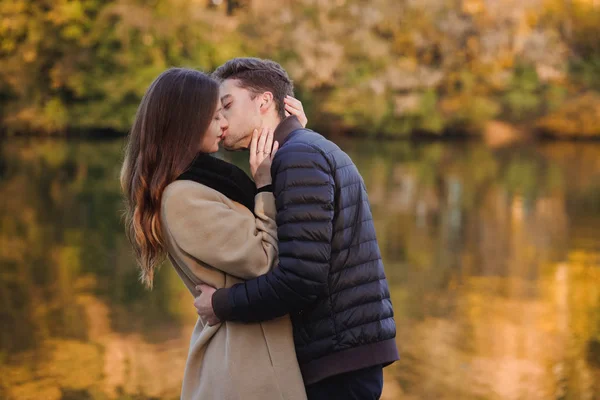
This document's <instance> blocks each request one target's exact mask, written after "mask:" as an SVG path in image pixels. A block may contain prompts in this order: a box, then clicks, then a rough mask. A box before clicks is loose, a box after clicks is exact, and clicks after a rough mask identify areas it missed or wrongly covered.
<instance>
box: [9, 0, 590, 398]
mask: <svg viewBox="0 0 600 400" xmlns="http://www.w3.org/2000/svg"><path fill="white" fill-rule="evenodd" d="M236 56H258V57H265V58H271V59H274V60H276V61H278V62H280V63H281V64H282V65H283V66H284V67H285V68H286V69H287V70H288V72H289V73H290V75H291V77H292V78H293V79H294V80H295V84H296V95H297V97H299V98H300V99H301V100H302V101H303V103H304V106H305V109H306V112H307V114H308V118H309V127H310V128H313V129H315V130H318V131H320V132H321V133H323V134H325V135H326V136H328V137H329V138H331V139H332V140H334V141H335V142H336V143H338V144H339V145H340V146H341V147H342V148H343V149H344V150H346V151H347V152H348V153H349V154H350V155H351V157H352V158H353V159H354V161H355V162H356V164H357V165H358V167H359V169H360V171H361V173H362V174H363V177H364V179H365V182H366V184H367V188H368V190H369V195H370V200H371V204H372V208H373V213H374V217H375V221H376V228H377V231H378V238H379V240H380V246H381V250H382V253H383V256H384V262H385V265H386V272H387V275H388V278H389V281H390V286H391V291H392V300H393V303H394V307H395V312H396V322H397V326H398V336H397V342H398V345H399V348H400V352H401V355H402V359H401V360H400V361H399V362H397V363H396V364H394V365H392V366H391V367H389V368H387V369H386V370H385V371H386V384H385V391H384V399H411V400H417V399H467V400H471V399H472V400H476V399H477V400H483V399H486V400H488V399H489V400H495V399H515V400H517V399H589V400H593V399H600V1H599V0H370V1H365V0H294V1H292V0H279V1H277V2H275V1H266V0H237V1H236V0H232V1H222V0H212V1H210V0H148V1H141V0H113V1H106V0H37V1H36V0H1V1H0V327H1V328H0V399H7V400H22V399H49V400H55V399H56V400H59V399H62V400H91V399H93V400H100V399H103V400H104V399H107V400H108V399H111V400H112V399H118V400H133V399H135V400H144V399H177V398H179V388H180V384H181V379H182V375H183V368H184V363H185V359H186V355H187V350H188V341H189V337H190V333H191V330H192V327H193V325H194V323H195V320H196V314H195V309H194V307H193V298H192V297H191V295H190V294H189V293H188V292H187V291H186V289H185V288H184V286H183V284H182V283H181V282H180V280H179V278H178V276H177V275H176V273H175V272H174V271H173V270H172V269H171V268H170V266H168V265H165V266H164V268H162V269H161V271H160V273H159V275H158V277H157V279H156V287H155V289H154V291H152V292H149V291H147V290H145V289H144V288H143V287H142V285H141V284H140V283H139V282H138V273H137V270H136V269H135V265H134V262H133V258H132V255H131V250H130V248H129V245H128V243H127V241H126V239H125V236H124V232H123V226H122V223H121V209H122V200H121V195H120V188H119V183H118V175H119V169H120V165H121V157H122V148H123V144H124V138H125V134H126V133H127V131H128V129H129V127H130V124H131V122H132V119H133V116H134V114H135V110H136V108H137V105H138V103H139V100H140V98H141V96H142V95H143V93H144V92H145V90H146V88H147V86H148V85H149V83H150V82H151V81H152V80H153V79H154V78H155V77H156V76H157V75H158V74H160V73H161V72H162V71H163V70H165V69H166V68H168V67H170V66H187V67H193V68H198V69H201V70H204V71H211V70H213V69H214V68H216V67H217V66H219V65H220V64H221V63H222V62H224V61H226V60H227V59H229V58H232V57H236ZM221 156H222V157H224V158H225V159H227V160H229V161H232V162H234V163H236V164H237V165H239V166H241V167H242V168H244V169H247V160H246V159H245V155H244V154H243V153H223V154H222V155H221ZM251 367H252V366H251V365H250V366H249V368H251Z"/></svg>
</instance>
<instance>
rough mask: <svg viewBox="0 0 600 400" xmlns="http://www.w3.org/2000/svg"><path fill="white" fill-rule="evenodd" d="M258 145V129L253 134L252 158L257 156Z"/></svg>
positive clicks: (251, 142)
mask: <svg viewBox="0 0 600 400" xmlns="http://www.w3.org/2000/svg"><path fill="white" fill-rule="evenodd" d="M257 143H258V129H255V130H254V132H252V141H250V157H252V156H256V146H257Z"/></svg>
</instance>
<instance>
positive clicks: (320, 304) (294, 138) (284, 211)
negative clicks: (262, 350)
mask: <svg viewBox="0 0 600 400" xmlns="http://www.w3.org/2000/svg"><path fill="white" fill-rule="evenodd" d="M275 138H276V139H277V140H279V141H280V143H282V144H281V148H280V150H279V152H278V153H277V154H276V156H275V160H274V161H273V166H272V174H273V187H274V194H275V199H276V205H277V225H278V237H279V266H278V267H276V268H274V269H273V270H272V271H271V272H269V273H268V274H266V275H263V276H260V277H258V278H255V279H252V280H249V281H247V282H245V283H242V284H238V285H235V286H233V287H232V288H230V289H221V290H219V291H217V292H216V293H215V295H214V296H213V307H214V309H215V313H216V314H217V316H218V317H219V318H220V319H221V320H231V321H243V322H258V321H265V320H269V319H273V318H276V317H280V316H282V315H285V314H291V318H292V324H293V327H294V341H295V344H296V353H297V356H298V361H299V363H300V367H301V370H302V373H303V376H304V380H305V383H306V384H307V385H308V384H311V383H315V382H317V381H319V380H322V379H324V378H327V377H329V376H332V375H337V374H341V373H344V372H349V371H354V370H358V369H361V368H366V367H369V366H374V365H379V364H381V365H387V364H389V363H391V362H394V361H395V360H397V359H398V350H397V348H396V343H395V339H394V338H395V336H396V327H395V323H394V318H393V315H394V313H393V310H392V303H391V301H390V293H389V289H388V284H387V280H386V278H385V273H384V269H383V263H382V260H381V254H380V251H379V246H378V244H377V239H376V236H375V226H374V224H373V218H372V215H371V210H370V205H369V201H368V198H367V192H366V189H365V185H364V182H363V179H362V178H361V176H360V174H359V172H358V170H357V168H356V166H355V165H354V163H353V162H352V160H351V159H350V157H348V155H347V154H346V153H344V152H343V151H342V150H341V149H340V148H339V147H338V146H337V145H335V144H334V143H332V142H331V141H329V140H327V139H325V138H324V137H323V136H321V135H319V134H318V133H315V132H313V131H310V130H306V129H302V126H301V125H300V124H299V123H298V121H297V120H296V119H295V118H293V117H292V118H287V119H285V120H284V121H283V122H282V123H281V124H280V125H279V126H278V128H277V130H276V132H275Z"/></svg>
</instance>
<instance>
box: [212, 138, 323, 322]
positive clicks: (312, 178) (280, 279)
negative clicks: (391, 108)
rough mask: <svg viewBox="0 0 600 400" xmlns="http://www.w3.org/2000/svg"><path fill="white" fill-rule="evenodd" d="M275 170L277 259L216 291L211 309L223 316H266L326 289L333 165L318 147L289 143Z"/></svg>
mask: <svg viewBox="0 0 600 400" xmlns="http://www.w3.org/2000/svg"><path fill="white" fill-rule="evenodd" d="M272 172H273V176H274V187H275V198H276V205H277V224H278V231H277V233H278V237H279V265H278V267H276V268H273V269H272V270H271V271H270V272H269V273H267V274H265V275H262V276H259V277H258V278H255V279H251V280H248V281H246V282H243V283H240V284H236V285H234V286H232V287H231V288H229V289H219V290H218V291H217V292H215V294H214V295H213V309H214V311H215V314H216V315H217V317H218V318H219V319H221V320H222V321H226V320H231V321H243V322H258V321H265V320H269V319H273V318H277V317H280V316H282V315H285V314H288V313H291V312H294V311H297V310H300V309H302V308H305V307H306V306H308V305H310V304H311V303H313V302H315V301H316V300H317V299H319V298H322V296H326V295H327V291H328V276H329V269H330V260H331V240H332V236H333V218H334V193H335V187H334V179H333V172H332V167H331V165H330V164H329V162H328V161H327V159H326V158H325V156H324V155H323V154H322V153H321V152H320V151H319V150H318V149H314V148H313V147H311V146H310V145H307V144H302V143H294V144H292V143H290V144H289V145H287V146H285V147H283V148H282V149H281V150H280V151H279V152H278V153H277V156H276V159H275V161H274V163H273V171H272Z"/></svg>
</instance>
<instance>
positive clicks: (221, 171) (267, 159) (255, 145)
mask: <svg viewBox="0 0 600 400" xmlns="http://www.w3.org/2000/svg"><path fill="white" fill-rule="evenodd" d="M218 99H219V97H218V84H217V82H215V81H214V80H213V79H211V78H210V77H209V76H207V75H205V74H203V73H201V72H198V71H195V70H189V69H182V68H176V69H170V70H167V71H166V72H164V73H162V74H161V75H160V76H159V77H158V78H157V79H156V80H155V81H154V82H153V83H152V84H151V85H150V87H149V89H148V91H147V92H146V94H145V95H144V98H143V99H142V102H141V104H140V106H139V108H138V112H137V115H136V119H135V122H134V124H133V127H132V129H131V133H130V136H129V142H128V145H127V148H126V153H125V161H124V164H123V169H122V171H121V185H122V187H123V191H124V193H125V197H126V204H127V213H126V217H127V230H128V234H129V237H130V240H131V242H132V245H133V247H134V249H135V251H136V255H137V259H138V263H139V265H140V267H141V276H142V280H143V282H144V283H145V284H146V285H147V286H149V287H152V283H153V278H154V271H155V268H156V267H157V265H158V264H159V263H160V261H161V259H162V258H163V257H164V256H165V255H166V256H168V258H169V260H170V261H171V264H172V265H173V267H174V268H175V270H176V271H177V273H178V274H179V276H180V277H181V279H182V280H183V282H184V283H185V285H186V286H187V288H188V289H189V291H190V292H191V293H192V295H194V296H197V295H198V292H197V291H196V290H195V286H196V285H198V284H199V283H207V284H209V285H211V286H213V287H216V288H222V287H230V286H232V285H234V284H236V283H238V282H240V281H241V280H242V279H248V278H252V277H255V276H258V275H261V274H264V273H265V272H267V271H268V270H269V269H270V268H271V267H272V266H273V264H274V261H275V259H276V258H277V234H276V225H275V200H274V197H273V194H272V193H271V192H270V191H269V190H270V183H271V174H270V165H271V161H272V158H273V154H274V153H275V151H276V150H277V149H276V147H277V145H275V146H272V142H273V136H272V133H271V132H267V131H264V132H262V133H261V134H260V135H259V134H258V132H256V131H255V132H254V135H253V138H252V143H251V151H250V169H251V172H252V175H253V177H254V182H253V181H252V180H251V179H250V178H249V177H248V176H247V175H246V174H245V173H244V172H243V171H241V170H240V169H239V168H237V167H235V166H234V165H232V164H229V163H227V162H224V161H222V160H219V159H217V158H214V157H212V156H210V155H209V153H214V152H216V151H217V150H218V148H219V141H220V138H221V136H222V134H223V132H224V131H226V129H227V121H226V120H225V118H224V117H223V115H222V114H221V112H220V106H219V100H218ZM286 109H288V110H291V109H290V108H288V107H286ZM294 111H295V112H297V113H298V114H301V111H298V110H294ZM301 116H302V117H303V114H302V115H301ZM272 147H273V151H271V150H272ZM257 150H258V151H257ZM181 398H182V399H184V400H188V399H191V400H200V399H201V400H211V399H219V400H221V399H223V400H227V399H236V400H237V399H244V400H252V399H261V400H263V399H267V400H268V399H293V400H295V399H306V394H305V391H304V384H303V382H302V377H301V374H300V370H299V368H298V364H297V361H296V354H295V350H294V343H293V338H292V330H291V323H290V320H289V318H288V317H284V318H280V319H277V320H274V321H269V322H263V323H260V324H238V323H231V322H226V323H223V324H218V325H215V326H212V327H211V326H208V324H206V323H204V322H203V321H202V320H200V319H199V320H198V322H197V323H196V326H195V328H194V331H193V333H192V339H191V344H190V350H189V354H188V360H187V363H186V368H185V373H184V379H183V387H182V394H181Z"/></svg>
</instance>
